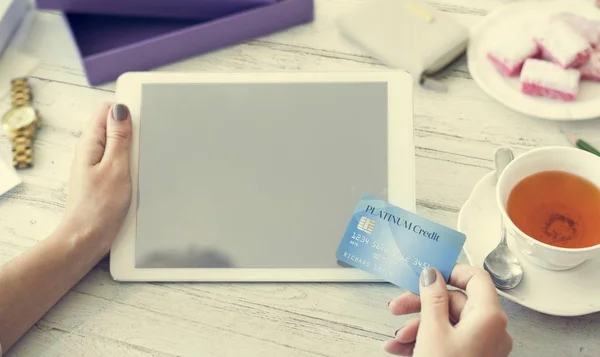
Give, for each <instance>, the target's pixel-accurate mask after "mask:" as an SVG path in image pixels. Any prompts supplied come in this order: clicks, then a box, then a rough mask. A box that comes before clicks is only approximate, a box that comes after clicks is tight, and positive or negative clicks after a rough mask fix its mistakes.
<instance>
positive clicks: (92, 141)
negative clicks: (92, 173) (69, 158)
mask: <svg viewBox="0 0 600 357" xmlns="http://www.w3.org/2000/svg"><path fill="white" fill-rule="evenodd" d="M109 108H110V105H108V104H105V105H103V106H102V108H100V109H99V110H97V111H96V112H95V113H94V116H93V117H92V119H91V120H90V122H89V123H88V125H87V128H86V130H85V131H84V132H83V134H82V135H81V138H80V139H79V142H78V144H77V153H76V155H77V158H78V160H81V161H83V163H85V164H86V165H90V166H93V165H96V164H97V163H99V162H100V160H101V159H102V156H103V155H104V148H105V146H106V116H107V114H108V110H109Z"/></svg>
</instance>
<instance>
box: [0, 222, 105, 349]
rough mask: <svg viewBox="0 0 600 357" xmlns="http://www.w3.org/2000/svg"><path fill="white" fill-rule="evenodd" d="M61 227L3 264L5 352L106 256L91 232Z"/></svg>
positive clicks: (0, 322) (0, 339)
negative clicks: (86, 232)
mask: <svg viewBox="0 0 600 357" xmlns="http://www.w3.org/2000/svg"><path fill="white" fill-rule="evenodd" d="M87 235H88V236H86V234H81V233H80V232H78V231H77V230H75V229H72V228H69V227H67V226H61V227H59V228H58V229H57V230H56V231H55V232H54V233H52V235H50V236H49V237H48V238H47V239H45V240H44V241H42V242H40V243H39V244H37V245H36V246H34V247H32V248H31V249H29V250H27V251H26V252H24V253H23V254H21V255H20V256H18V257H16V258H14V259H13V260H11V261H10V262H8V263H7V264H6V265H5V266H3V267H0V344H1V345H2V347H3V349H4V352H6V351H7V350H8V349H9V348H10V347H11V346H12V345H13V344H14V343H15V342H16V341H17V340H18V339H19V338H21V336H23V335H24V334H25V332H27V330H28V329H29V328H31V326H33V324H34V323H36V322H37V321H38V320H39V319H40V318H41V317H42V316H43V315H44V314H45V313H46V312H47V311H48V310H49V309H50V308H51V307H52V306H53V305H54V304H56V303H57V302H58V300H60V298H61V297H62V296H64V295H65V294H66V293H67V292H68V291H69V289H71V288H72V287H73V286H74V285H75V284H76V283H77V282H78V281H79V280H80V279H81V278H83V276H85V274H87V273H88V272H89V271H90V270H91V269H92V268H93V267H94V265H96V264H97V263H98V262H99V261H100V259H101V258H102V257H103V256H104V254H105V251H106V247H102V246H99V243H98V241H101V240H98V239H89V238H92V237H89V235H91V234H87Z"/></svg>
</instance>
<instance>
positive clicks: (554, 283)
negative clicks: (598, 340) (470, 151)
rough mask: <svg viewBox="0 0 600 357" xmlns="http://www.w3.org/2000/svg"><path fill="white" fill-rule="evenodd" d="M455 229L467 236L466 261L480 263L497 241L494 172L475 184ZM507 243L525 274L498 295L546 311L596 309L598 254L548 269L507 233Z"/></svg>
mask: <svg viewBox="0 0 600 357" xmlns="http://www.w3.org/2000/svg"><path fill="white" fill-rule="evenodd" d="M458 230H459V231H461V232H463V233H464V234H465V235H466V236H467V241H466V242H465V245H464V251H465V253H466V255H467V259H468V260H469V263H471V265H474V266H477V267H483V260H484V259H485V257H486V256H487V255H488V253H489V252H491V251H492V250H493V249H494V248H495V247H496V245H497V244H498V243H499V241H500V210H499V209H498V205H497V203H496V176H495V172H491V173H490V174H488V175H486V176H485V177H484V178H483V179H482V180H481V181H479V182H478V183H477V185H476V186H475V189H474V190H473V193H472V194H471V197H469V199H468V200H467V202H466V203H465V204H464V206H463V207H462V208H461V210H460V213H459V216H458ZM508 246H509V248H510V249H511V250H512V251H513V253H515V254H516V255H517V257H518V258H519V260H520V261H521V264H522V265H523V271H524V272H525V275H524V277H523V281H521V284H519V285H518V286H517V287H516V288H514V289H512V290H506V291H504V290H498V293H499V294H500V295H501V296H503V297H505V298H506V299H508V300H511V301H514V302H516V303H517V304H520V305H522V306H525V307H527V308H530V309H532V310H536V311H539V312H542V313H545V314H549V315H556V316H580V315H586V314H591V313H594V312H598V311H600V299H599V298H598V296H600V279H598V274H600V258H595V259H592V260H588V261H586V262H584V263H583V264H581V265H580V266H578V267H576V268H573V269H571V270H564V271H551V270H546V269H543V268H540V267H538V266H537V265H535V264H533V263H532V262H531V261H529V260H528V259H527V257H526V256H524V255H523V254H522V253H521V252H520V251H519V250H518V249H517V247H516V244H515V242H514V240H513V239H512V238H511V237H510V236H509V237H508Z"/></svg>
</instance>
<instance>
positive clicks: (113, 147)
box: [102, 104, 132, 161]
mask: <svg viewBox="0 0 600 357" xmlns="http://www.w3.org/2000/svg"><path fill="white" fill-rule="evenodd" d="M131 132H132V128H131V115H130V114H129V108H127V106H125V105H124V104H116V105H113V106H112V107H111V108H110V110H109V113H108V118H107V120H106V149H105V151H104V157H103V158H102V161H106V160H108V161H115V160H116V161H123V160H124V161H129V149H130V147H131Z"/></svg>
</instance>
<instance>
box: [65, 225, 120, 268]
mask: <svg viewBox="0 0 600 357" xmlns="http://www.w3.org/2000/svg"><path fill="white" fill-rule="evenodd" d="M53 236H54V237H55V238H56V239H58V240H61V241H64V242H65V243H66V244H67V245H68V249H70V250H73V251H75V252H77V253H78V254H85V256H86V257H88V258H89V259H91V260H93V263H94V264H95V263H97V262H98V261H100V260H101V259H102V258H103V257H104V256H105V255H106V254H108V252H109V251H110V244H109V243H108V242H109V241H110V240H108V239H103V234H102V232H100V231H99V230H98V229H97V228H95V227H94V226H92V225H90V224H89V222H86V221H85V220H81V219H77V218H76V217H73V216H70V215H66V216H65V218H64V219H63V220H62V221H61V223H60V224H59V225H58V227H57V228H56V230H55V231H54V233H53Z"/></svg>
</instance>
